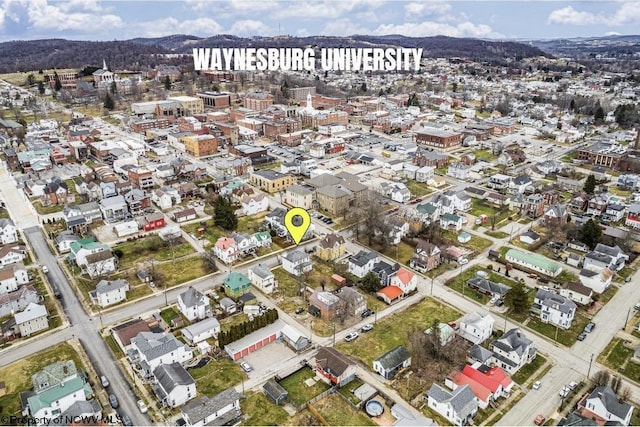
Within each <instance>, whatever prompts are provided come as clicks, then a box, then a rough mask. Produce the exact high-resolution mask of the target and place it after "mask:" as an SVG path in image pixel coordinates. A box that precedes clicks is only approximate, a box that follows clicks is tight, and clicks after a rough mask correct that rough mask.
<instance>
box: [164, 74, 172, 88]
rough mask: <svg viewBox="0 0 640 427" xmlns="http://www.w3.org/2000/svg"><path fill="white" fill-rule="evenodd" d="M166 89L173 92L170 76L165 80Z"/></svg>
mask: <svg viewBox="0 0 640 427" xmlns="http://www.w3.org/2000/svg"><path fill="white" fill-rule="evenodd" d="M164 88H165V89H166V90H171V79H170V78H169V76H166V77H165V78H164Z"/></svg>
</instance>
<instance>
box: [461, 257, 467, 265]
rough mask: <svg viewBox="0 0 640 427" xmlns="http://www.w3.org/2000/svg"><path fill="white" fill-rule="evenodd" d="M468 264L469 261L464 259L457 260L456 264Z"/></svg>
mask: <svg viewBox="0 0 640 427" xmlns="http://www.w3.org/2000/svg"><path fill="white" fill-rule="evenodd" d="M468 263H469V260H468V259H466V258H460V259H459V260H458V264H460V265H465V264H468Z"/></svg>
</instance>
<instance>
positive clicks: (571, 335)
mask: <svg viewBox="0 0 640 427" xmlns="http://www.w3.org/2000/svg"><path fill="white" fill-rule="evenodd" d="M590 321H591V320H590V319H589V318H588V317H587V315H586V314H584V313H583V312H581V311H580V310H578V311H577V312H576V315H575V317H574V319H573V322H571V327H570V328H569V329H562V328H557V327H556V326H555V325H553V324H551V323H544V322H543V321H542V320H540V318H539V317H530V319H529V322H528V323H526V325H527V326H528V327H529V328H531V329H533V330H535V331H537V332H539V333H541V334H542V335H544V336H545V337H547V338H550V339H552V340H555V341H557V342H559V343H560V344H564V345H566V346H567V347H571V346H572V345H573V344H574V343H575V342H576V341H577V339H578V335H580V333H581V332H582V331H583V330H584V327H585V326H587V323H589V322H590ZM556 337H557V339H556ZM587 339H589V337H588V336H587Z"/></svg>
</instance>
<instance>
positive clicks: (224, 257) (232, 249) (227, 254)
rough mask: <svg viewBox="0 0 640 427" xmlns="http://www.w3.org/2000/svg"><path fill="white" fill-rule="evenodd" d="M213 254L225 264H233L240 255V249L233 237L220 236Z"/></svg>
mask: <svg viewBox="0 0 640 427" xmlns="http://www.w3.org/2000/svg"><path fill="white" fill-rule="evenodd" d="M213 254H214V255H215V256H217V257H218V258H219V259H220V260H221V261H222V262H224V263H225V264H231V263H232V262H234V261H236V260H237V259H238V257H239V256H240V250H238V244H237V243H236V241H235V240H234V239H232V238H231V237H220V238H219V239H218V241H217V242H216V244H215V246H214V247H213Z"/></svg>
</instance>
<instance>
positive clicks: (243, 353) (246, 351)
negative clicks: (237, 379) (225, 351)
mask: <svg viewBox="0 0 640 427" xmlns="http://www.w3.org/2000/svg"><path fill="white" fill-rule="evenodd" d="M247 354H249V349H248V348H245V349H244V350H242V357H244V356H246V355H247Z"/></svg>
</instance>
